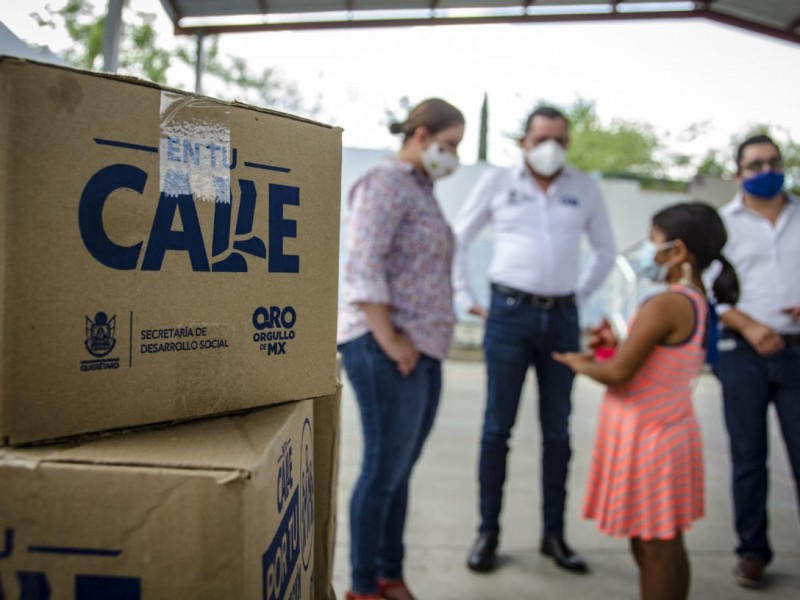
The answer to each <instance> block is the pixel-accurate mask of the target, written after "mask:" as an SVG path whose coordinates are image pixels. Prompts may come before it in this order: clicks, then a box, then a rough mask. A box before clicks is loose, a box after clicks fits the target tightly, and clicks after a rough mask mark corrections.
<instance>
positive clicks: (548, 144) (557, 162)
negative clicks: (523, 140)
mask: <svg viewBox="0 0 800 600" xmlns="http://www.w3.org/2000/svg"><path fill="white" fill-rule="evenodd" d="M566 158H567V152H566V150H564V147H563V146H562V145H561V144H559V143H558V142H557V141H555V140H547V141H545V142H542V143H541V144H539V145H538V146H536V147H535V148H533V149H531V150H528V151H527V152H526V153H525V159H526V160H527V161H528V164H529V165H530V166H531V169H533V170H534V172H535V173H538V174H539V175H542V176H543V177H550V176H551V175H554V174H555V173H556V172H557V171H558V170H559V169H561V168H562V167H563V166H564V162H565V160H566Z"/></svg>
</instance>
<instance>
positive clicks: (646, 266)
mask: <svg viewBox="0 0 800 600" xmlns="http://www.w3.org/2000/svg"><path fill="white" fill-rule="evenodd" d="M674 245H675V242H674V241H672V242H664V243H662V244H656V243H654V242H652V241H651V240H645V241H644V243H643V244H642V247H641V249H640V250H639V253H638V254H637V256H636V260H635V264H634V265H633V270H634V272H635V273H636V276H637V277H640V278H647V279H649V280H650V281H652V282H654V283H664V282H665V281H666V280H667V272H668V271H669V264H663V265H660V264H658V263H657V262H656V254H658V253H659V252H661V251H662V250H667V249H668V248H672V247H673V246H674Z"/></svg>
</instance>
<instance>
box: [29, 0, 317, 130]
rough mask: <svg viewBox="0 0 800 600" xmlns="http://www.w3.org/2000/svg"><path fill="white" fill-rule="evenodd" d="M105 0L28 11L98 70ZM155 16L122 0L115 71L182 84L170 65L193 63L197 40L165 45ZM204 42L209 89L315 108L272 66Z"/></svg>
mask: <svg viewBox="0 0 800 600" xmlns="http://www.w3.org/2000/svg"><path fill="white" fill-rule="evenodd" d="M105 4H106V3H105V2H103V3H101V6H100V7H98V6H96V4H95V3H93V2H90V1H88V0H68V1H67V3H66V4H65V5H64V6H63V7H62V8H60V9H57V10H55V9H53V8H51V7H50V6H49V5H48V6H47V7H46V8H45V11H44V12H43V13H33V14H32V15H31V16H32V17H33V18H34V19H35V20H36V22H37V23H38V24H39V25H40V26H41V27H48V28H50V29H57V28H58V29H64V30H65V31H66V32H67V33H68V34H69V37H70V38H71V40H72V41H73V44H72V45H71V46H70V48H68V49H67V50H66V51H65V52H64V53H63V56H64V59H65V60H67V62H69V63H70V64H73V65H75V66H77V67H80V68H83V69H90V70H100V69H102V67H103V64H102V61H103V35H104V30H105V22H106V15H105V13H103V12H102V11H103V10H104V9H105ZM155 20H156V15H154V14H152V13H146V12H142V11H136V10H133V9H131V8H130V6H129V2H127V1H126V2H124V5H123V12H122V24H121V31H120V47H119V67H118V72H119V73H122V74H125V75H133V76H135V77H142V78H145V79H149V80H150V81H153V82H155V83H158V84H162V85H169V86H172V87H177V88H186V87H187V86H186V85H185V84H182V83H181V82H179V81H177V80H176V79H175V76H174V75H172V74H171V70H174V69H171V68H172V67H184V70H185V71H186V70H188V69H194V65H195V59H196V54H197V51H196V48H195V45H194V44H193V43H192V41H190V40H189V39H183V40H178V41H176V44H175V47H174V48H173V49H171V50H167V49H165V48H164V47H163V45H162V44H161V43H160V41H159V40H158V33H157V31H156V28H155ZM205 44H206V46H207V48H206V51H205V61H204V62H205V75H206V76H207V77H211V78H213V80H214V81H212V82H211V85H206V86H204V87H205V88H206V89H213V93H214V95H216V96H219V97H222V98H225V99H229V100H230V99H234V98H235V99H238V100H242V101H244V102H249V103H252V104H258V105H261V106H266V107H270V108H277V109H280V110H285V111H289V112H294V113H303V114H305V115H306V116H314V115H315V114H316V113H317V112H318V110H319V107H318V105H317V104H315V105H314V106H311V107H306V106H304V103H303V100H302V97H301V95H300V93H299V91H298V90H297V87H296V86H295V85H294V84H292V83H290V82H286V81H284V80H283V79H282V78H281V77H280V76H279V74H278V73H277V72H276V71H275V70H274V69H264V70H262V71H251V70H250V69H249V67H248V64H247V61H246V60H245V59H243V58H236V57H230V56H223V55H221V53H220V51H219V40H218V38H217V37H216V36H213V37H208V38H206V40H205ZM187 68H188V69H187ZM214 83H216V84H217V85H214Z"/></svg>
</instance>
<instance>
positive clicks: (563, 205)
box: [453, 164, 615, 308]
mask: <svg viewBox="0 0 800 600" xmlns="http://www.w3.org/2000/svg"><path fill="white" fill-rule="evenodd" d="M487 223H488V224H490V226H491V233H492V241H493V245H494V251H493V253H492V260H491V263H490V266H489V279H490V280H491V281H492V283H498V284H502V285H506V286H509V287H513V288H516V289H518V290H522V291H524V292H529V293H532V294H539V295H542V296H562V295H567V294H571V293H575V294H576V295H577V299H578V302H581V301H583V300H585V299H586V298H587V297H588V296H589V294H591V293H592V292H593V291H594V290H595V289H597V288H598V287H599V286H600V284H601V283H602V282H603V279H604V278H605V277H606V275H607V274H608V272H609V271H610V270H611V267H612V265H613V264H614V255H615V248H614V236H613V233H612V231H611V225H610V223H609V219H608V213H607V211H606V206H605V202H604V200H603V196H602V193H601V192H600V188H599V186H598V185H597V183H596V182H595V181H594V179H592V178H591V177H590V176H589V175H587V174H586V173H584V172H582V171H579V170H577V169H573V168H571V167H565V168H564V170H563V171H562V172H561V174H560V175H559V176H558V177H557V178H556V179H555V180H554V181H553V183H551V185H550V186H549V188H548V190H547V192H544V191H543V190H542V188H541V187H539V185H538V184H537V183H536V181H535V180H534V179H533V176H532V175H531V173H530V171H528V169H527V167H526V166H525V165H524V164H520V165H518V166H516V167H510V168H507V169H501V170H497V171H491V172H489V173H487V174H485V175H484V176H483V177H482V178H481V179H480V180H479V181H478V183H477V184H476V186H475V187H474V188H473V190H472V192H471V193H470V195H469V197H468V198H467V200H466V202H465V203H464V205H463V206H462V208H461V210H460V212H459V214H458V216H457V217H456V220H455V225H454V228H453V230H454V233H455V234H456V258H455V262H454V266H453V286H454V288H455V292H456V301H457V302H458V303H459V304H460V305H461V306H463V307H465V308H469V307H471V306H475V305H476V304H477V301H476V298H475V294H474V292H473V290H472V289H471V286H470V282H469V264H468V250H469V245H470V243H471V242H472V240H473V239H474V238H475V236H476V235H477V234H478V233H479V232H480V230H481V229H482V228H483V227H484V226H485V225H486V224H487ZM584 234H586V235H587V237H588V240H589V244H590V246H591V248H592V257H591V260H590V262H589V264H588V265H587V267H586V269H584V271H583V273H582V276H581V277H580V281H579V279H578V275H579V273H578V271H579V260H580V242H581V237H582V236H583V235H584Z"/></svg>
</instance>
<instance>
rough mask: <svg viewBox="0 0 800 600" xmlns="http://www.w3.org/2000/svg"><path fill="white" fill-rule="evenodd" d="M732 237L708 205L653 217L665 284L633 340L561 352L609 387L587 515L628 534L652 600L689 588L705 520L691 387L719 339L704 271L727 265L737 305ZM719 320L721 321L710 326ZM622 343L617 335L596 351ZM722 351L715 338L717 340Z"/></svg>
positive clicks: (640, 314) (657, 273)
mask: <svg viewBox="0 0 800 600" xmlns="http://www.w3.org/2000/svg"><path fill="white" fill-rule="evenodd" d="M726 241H727V234H726V232H725V227H724V225H723V224H722V221H721V220H720V218H719V216H718V214H717V212H716V210H715V209H714V208H712V207H711V206H708V205H706V204H702V203H698V202H690V203H681V204H677V205H673V206H670V207H668V208H666V209H664V210H662V211H660V212H659V213H657V214H656V215H655V216H654V217H653V219H652V228H651V231H650V240H649V244H650V245H649V248H650V260H649V262H648V264H647V265H646V268H645V269H644V271H645V274H647V275H648V276H649V277H650V278H651V279H653V280H654V281H657V282H662V283H665V284H667V289H666V290H665V291H664V292H662V293H659V294H657V295H655V296H652V297H651V298H649V299H648V300H647V301H645V302H644V303H643V304H642V305H641V306H640V307H639V310H638V311H637V314H636V315H635V316H634V318H633V319H632V320H631V326H630V333H629V335H628V337H627V339H626V340H625V341H624V343H620V344H619V345H618V346H617V347H616V348H615V352H614V353H613V354H612V355H611V357H610V358H608V359H607V360H602V361H600V360H596V359H595V357H594V355H593V354H591V353H588V354H581V353H565V354H555V355H554V358H555V359H556V360H558V361H560V362H562V363H564V364H566V365H568V366H569V367H570V368H572V369H573V370H574V371H575V372H576V373H581V374H584V375H588V376H589V377H591V378H592V379H595V380H596V381H599V382H600V383H604V384H606V385H607V386H608V389H607V391H606V394H605V397H604V399H603V404H602V406H601V409H600V417H599V422H598V427H597V434H596V439H595V446H594V454H593V458H592V465H591V468H590V475H589V482H588V485H587V490H586V499H585V504H584V516H585V517H586V518H590V519H595V520H596V521H597V525H598V527H599V529H600V530H601V531H602V532H604V533H606V534H607V535H610V536H614V537H627V538H629V539H630V542H631V551H632V553H633V557H634V559H635V561H636V564H637V566H638V568H639V584H640V585H639V588H640V595H641V598H642V599H643V600H655V599H659V600H661V599H664V600H682V599H684V598H686V597H687V595H688V592H689V559H688V556H687V553H686V548H685V546H684V541H683V532H684V531H686V530H687V529H689V527H690V526H691V524H692V522H693V521H694V520H695V519H698V518H700V517H702V516H703V510H704V506H703V504H704V500H703V494H704V491H703V456H702V442H701V439H700V428H699V426H698V423H697V419H696V418H695V415H694V410H693V408H692V398H691V382H692V380H693V378H694V377H695V376H696V375H697V374H698V373H699V372H700V369H701V368H702V366H703V362H704V360H705V358H706V353H707V348H708V347H709V343H708V340H709V338H710V339H711V340H714V339H715V336H714V333H715V328H716V322H715V320H713V319H711V317H712V316H713V309H712V308H711V307H710V306H709V305H708V303H707V302H706V291H705V288H704V287H703V281H702V279H701V274H702V272H703V271H704V270H705V269H706V268H707V267H708V266H709V265H710V264H711V263H712V262H713V261H715V260H717V261H719V262H720V264H721V265H722V269H721V271H720V273H719V276H718V277H717V279H716V280H715V282H714V286H713V292H714V295H715V297H716V299H717V301H719V302H726V303H731V304H733V303H735V301H736V299H737V296H738V282H737V280H736V274H735V273H734V271H733V268H732V267H731V265H730V264H729V263H728V262H727V261H726V260H725V259H724V258H723V257H722V255H721V251H722V248H723V246H724V245H725V242H726ZM709 321H711V322H712V325H709ZM609 344H610V345H616V344H615V340H613V335H612V334H611V332H610V330H609V329H608V328H600V329H598V330H597V331H596V332H595V335H594V336H593V337H592V339H590V341H589V346H590V348H596V347H599V346H607V345H609ZM712 344H713V341H712Z"/></svg>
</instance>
